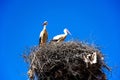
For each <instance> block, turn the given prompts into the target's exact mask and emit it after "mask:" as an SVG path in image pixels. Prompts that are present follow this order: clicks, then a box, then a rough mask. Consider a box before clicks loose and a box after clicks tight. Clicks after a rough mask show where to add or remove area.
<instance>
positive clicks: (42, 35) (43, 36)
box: [39, 21, 48, 45]
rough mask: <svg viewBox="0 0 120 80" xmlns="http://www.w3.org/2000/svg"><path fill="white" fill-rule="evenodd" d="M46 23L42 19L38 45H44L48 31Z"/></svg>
mask: <svg viewBox="0 0 120 80" xmlns="http://www.w3.org/2000/svg"><path fill="white" fill-rule="evenodd" d="M47 24H48V22H47V21H44V23H43V30H42V31H41V33H40V36H39V45H44V44H46V42H47V39H48V33H47V30H46V26H47Z"/></svg>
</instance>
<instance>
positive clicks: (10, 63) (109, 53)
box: [0, 0, 120, 80]
mask: <svg viewBox="0 0 120 80" xmlns="http://www.w3.org/2000/svg"><path fill="white" fill-rule="evenodd" d="M44 20H47V21H48V26H47V31H48V33H49V40H50V39H52V37H53V36H55V35H57V34H60V33H63V29H64V28H68V29H69V30H70V32H71V33H72V36H68V37H67V39H66V40H69V39H72V38H73V39H79V40H82V41H84V40H87V41H88V42H89V43H95V44H97V45H98V46H100V47H101V50H102V52H103V53H104V54H105V55H106V59H105V60H106V63H107V64H108V65H109V66H111V67H112V74H108V77H109V80H119V79H120V2H119V0H1V1H0V69H1V70H0V79H1V80H27V79H28V77H27V75H26V72H27V65H26V63H25V62H24V60H23V58H22V57H21V55H22V53H23V51H24V50H25V48H26V47H30V46H34V45H37V44H38V37H39V33H40V31H41V30H42V26H41V24H42V22H43V21H44Z"/></svg>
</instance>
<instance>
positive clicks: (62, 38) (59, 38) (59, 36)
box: [52, 28, 71, 42]
mask: <svg viewBox="0 0 120 80" xmlns="http://www.w3.org/2000/svg"><path fill="white" fill-rule="evenodd" d="M63 32H64V34H60V35H57V36H55V37H53V40H52V41H55V42H62V41H64V40H65V38H66V36H67V35H68V34H70V35H71V33H70V31H69V30H68V29H67V28H65V29H64V31H63Z"/></svg>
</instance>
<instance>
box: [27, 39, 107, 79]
mask: <svg viewBox="0 0 120 80" xmlns="http://www.w3.org/2000/svg"><path fill="white" fill-rule="evenodd" d="M30 50H31V51H30V54H29V55H28V56H27V58H26V59H27V60H28V62H29V65H30V68H29V71H28V74H29V78H30V79H31V80H34V79H35V78H36V79H37V80H107V79H106V74H105V73H104V71H103V69H108V70H109V68H108V67H107V66H106V64H105V63H104V59H103V58H104V56H103V55H102V53H101V51H100V50H99V49H97V48H96V47H95V46H91V45H88V44H86V43H82V42H77V41H69V42H61V43H49V44H46V45H44V46H42V47H38V46H37V47H33V48H31V49H30ZM94 52H96V54H97V63H94V64H90V63H86V62H85V61H84V59H83V55H89V54H93V53H94ZM30 71H32V73H30ZM30 75H31V76H30Z"/></svg>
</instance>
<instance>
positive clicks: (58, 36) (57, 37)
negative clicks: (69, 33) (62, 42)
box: [53, 34, 64, 40]
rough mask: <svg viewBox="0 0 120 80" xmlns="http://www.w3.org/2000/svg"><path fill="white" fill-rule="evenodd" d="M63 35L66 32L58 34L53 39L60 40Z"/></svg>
mask: <svg viewBox="0 0 120 80" xmlns="http://www.w3.org/2000/svg"><path fill="white" fill-rule="evenodd" d="M63 36H64V34H60V35H57V36H55V37H53V40H58V39H60V38H61V37H63Z"/></svg>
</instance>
